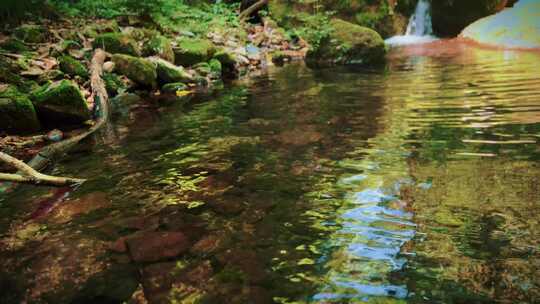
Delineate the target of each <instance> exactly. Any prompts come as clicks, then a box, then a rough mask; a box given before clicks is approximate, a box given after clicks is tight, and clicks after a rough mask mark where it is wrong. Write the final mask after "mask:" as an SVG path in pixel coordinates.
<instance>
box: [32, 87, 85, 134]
mask: <svg viewBox="0 0 540 304" xmlns="http://www.w3.org/2000/svg"><path fill="white" fill-rule="evenodd" d="M31 98H32V102H33V104H34V107H35V108H36V110H37V114H38V117H39V119H40V120H41V121H42V122H43V123H45V124H48V125H52V126H57V125H63V124H80V123H83V122H85V121H87V120H89V119H90V118H91V115H90V110H88V106H87V105H86V101H85V99H84V97H83V95H82V93H81V91H80V89H79V87H78V86H77V85H76V84H74V83H73V82H71V81H69V80H62V81H58V82H55V83H53V84H50V85H45V86H43V87H42V88H40V89H38V90H37V91H35V92H33V93H32V97H31Z"/></svg>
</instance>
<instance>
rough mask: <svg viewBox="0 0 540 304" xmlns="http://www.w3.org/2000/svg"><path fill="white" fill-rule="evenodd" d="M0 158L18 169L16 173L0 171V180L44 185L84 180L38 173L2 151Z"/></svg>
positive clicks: (77, 183) (69, 183) (73, 182)
mask: <svg viewBox="0 0 540 304" xmlns="http://www.w3.org/2000/svg"><path fill="white" fill-rule="evenodd" d="M0 160H1V161H3V162H5V163H7V164H8V165H10V166H12V167H14V168H16V169H17V170H19V173H18V174H8V173H0V180H3V181H10V182H17V183H24V184H36V185H46V186H66V185H70V186H73V185H80V184H82V183H83V182H84V181H85V180H84V179H77V178H69V177H57V176H50V175H46V174H42V173H39V172H38V171H36V170H34V169H33V168H32V167H30V166H28V165H27V164H25V163H24V162H23V161H21V160H18V159H16V158H15V157H12V156H10V155H8V154H6V153H4V152H0Z"/></svg>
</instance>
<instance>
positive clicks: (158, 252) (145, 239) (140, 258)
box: [126, 231, 190, 262]
mask: <svg viewBox="0 0 540 304" xmlns="http://www.w3.org/2000/svg"><path fill="white" fill-rule="evenodd" d="M126 242H127V245H128V249H129V253H130V254H131V258H132V259H133V261H135V262H155V261H159V260H163V259H167V258H172V257H175V256H178V255H180V254H182V253H184V252H186V251H187V250H188V249H189V247H190V244H189V240H188V239H187V237H186V236H185V235H184V234H183V233H181V232H163V231H156V232H146V233H144V234H141V235H140V236H136V237H133V238H130V239H129V240H127V241H126Z"/></svg>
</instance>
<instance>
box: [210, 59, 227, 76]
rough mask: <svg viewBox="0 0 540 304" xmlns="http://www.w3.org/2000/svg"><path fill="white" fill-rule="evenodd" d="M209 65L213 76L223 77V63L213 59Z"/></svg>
mask: <svg viewBox="0 0 540 304" xmlns="http://www.w3.org/2000/svg"><path fill="white" fill-rule="evenodd" d="M208 65H209V66H210V71H211V72H212V74H214V75H216V76H221V73H222V71H223V66H222V65H221V61H219V60H217V59H215V58H212V59H210V61H208Z"/></svg>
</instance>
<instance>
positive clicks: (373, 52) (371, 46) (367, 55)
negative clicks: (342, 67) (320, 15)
mask: <svg viewBox="0 0 540 304" xmlns="http://www.w3.org/2000/svg"><path fill="white" fill-rule="evenodd" d="M330 25H331V26H332V31H331V33H330V35H329V36H328V37H327V38H326V39H325V40H324V41H322V42H321V44H320V46H319V47H318V48H312V49H310V50H309V51H308V54H307V56H306V62H307V63H308V65H310V66H321V65H322V66H326V65H333V64H362V65H366V64H378V63H382V62H384V58H385V54H386V48H385V45H384V40H383V39H382V37H381V35H379V34H378V33H377V32H375V31H374V30H372V29H369V28H366V27H362V26H359V25H356V24H353V23H350V22H347V21H343V20H340V19H333V20H331V21H330Z"/></svg>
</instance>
